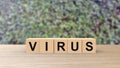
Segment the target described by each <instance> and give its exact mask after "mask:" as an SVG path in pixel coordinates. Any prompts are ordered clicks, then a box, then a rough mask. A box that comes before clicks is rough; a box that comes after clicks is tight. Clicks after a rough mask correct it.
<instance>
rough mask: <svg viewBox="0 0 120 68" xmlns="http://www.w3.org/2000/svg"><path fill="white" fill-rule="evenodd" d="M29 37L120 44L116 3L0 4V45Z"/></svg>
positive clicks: (20, 0)
mask: <svg viewBox="0 0 120 68" xmlns="http://www.w3.org/2000/svg"><path fill="white" fill-rule="evenodd" d="M29 37H34V38H36V37H40V38H48V37H49V38H58V37H61V38H63V37H64V38H86V37H92V38H96V39H97V43H98V44H120V0H0V44H24V43H25V40H26V38H29Z"/></svg>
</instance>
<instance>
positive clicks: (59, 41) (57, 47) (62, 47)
mask: <svg viewBox="0 0 120 68" xmlns="http://www.w3.org/2000/svg"><path fill="white" fill-rule="evenodd" d="M54 53H67V38H55V39H54Z"/></svg>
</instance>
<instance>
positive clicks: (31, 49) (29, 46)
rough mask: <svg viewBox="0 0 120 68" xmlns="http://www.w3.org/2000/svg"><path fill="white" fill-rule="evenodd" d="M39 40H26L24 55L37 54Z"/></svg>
mask: <svg viewBox="0 0 120 68" xmlns="http://www.w3.org/2000/svg"><path fill="white" fill-rule="evenodd" d="M39 42H40V39H39V38H28V39H27V40H26V53H39V52H40V43H39Z"/></svg>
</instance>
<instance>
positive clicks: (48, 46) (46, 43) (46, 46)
mask: <svg viewBox="0 0 120 68" xmlns="http://www.w3.org/2000/svg"><path fill="white" fill-rule="evenodd" d="M40 53H53V39H52V38H43V39H40Z"/></svg>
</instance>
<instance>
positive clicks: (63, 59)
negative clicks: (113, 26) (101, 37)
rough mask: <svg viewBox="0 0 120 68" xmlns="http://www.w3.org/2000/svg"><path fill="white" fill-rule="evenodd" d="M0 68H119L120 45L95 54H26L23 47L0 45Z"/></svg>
mask: <svg viewBox="0 0 120 68" xmlns="http://www.w3.org/2000/svg"><path fill="white" fill-rule="evenodd" d="M0 68H120V45H97V53H96V54H26V53H25V45H0Z"/></svg>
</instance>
